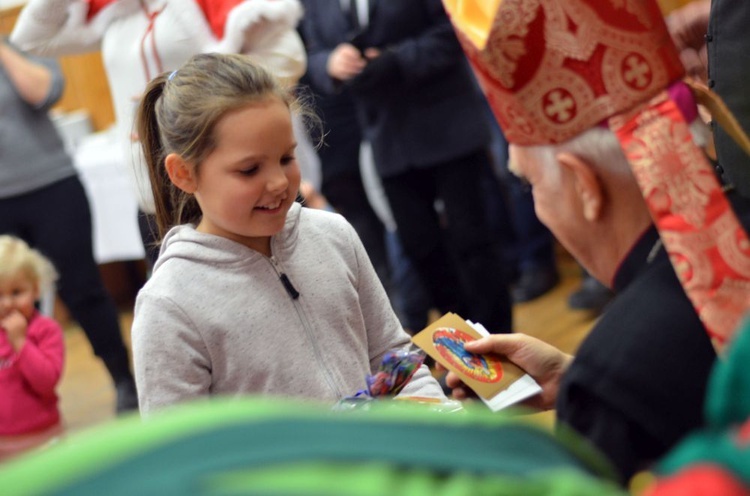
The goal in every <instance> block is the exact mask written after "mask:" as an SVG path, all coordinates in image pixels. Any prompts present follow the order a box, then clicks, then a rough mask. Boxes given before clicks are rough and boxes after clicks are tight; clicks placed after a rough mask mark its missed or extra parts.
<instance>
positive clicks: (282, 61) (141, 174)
mask: <svg viewBox="0 0 750 496" xmlns="http://www.w3.org/2000/svg"><path fill="white" fill-rule="evenodd" d="M302 12H303V10H302V6H301V4H300V3H299V1H298V0H198V1H196V0H91V1H86V0H31V1H30V2H29V3H28V4H27V5H26V7H25V8H24V10H23V11H22V12H21V15H20V16H19V19H18V22H17V23H16V26H15V28H14V30H13V33H12V34H11V41H12V42H13V43H15V44H16V45H17V46H18V47H20V48H21V49H23V50H26V51H30V52H33V53H37V54H40V55H48V56H60V55H69V54H76V53H84V52H89V51H95V50H99V49H100V50H101V52H102V58H103V61H104V66H105V70H106V73H107V79H108V81H109V86H110V90H111V93H112V100H113V103H114V108H115V118H116V126H117V131H116V132H117V134H118V138H119V140H120V141H121V143H122V152H123V153H124V157H125V160H126V165H127V166H128V167H127V168H128V170H129V171H132V172H133V173H134V174H135V183H136V185H137V188H138V195H139V203H140V205H141V208H142V209H143V210H145V211H146V212H153V211H154V207H153V198H152V195H151V191H150V187H149V181H148V174H147V172H146V168H145V164H144V162H143V156H142V152H141V150H140V146H139V145H138V142H137V141H135V140H134V139H133V120H134V117H135V109H136V106H137V103H138V100H139V97H140V95H141V94H142V92H143V91H144V89H145V87H146V83H147V82H148V81H149V80H150V79H152V78H153V77H155V76H156V75H158V74H159V73H161V72H164V71H171V70H175V69H178V68H179V67H180V66H181V65H182V64H184V63H185V62H186V61H187V60H188V59H189V58H190V57H191V56H192V55H194V54H196V53H205V52H221V53H244V54H247V55H249V56H251V57H252V58H253V59H255V60H256V61H257V62H259V63H262V64H264V65H265V66H266V67H268V68H269V69H270V70H271V71H272V72H273V73H274V74H276V75H277V76H279V77H281V78H283V79H287V80H290V81H293V82H294V81H296V80H297V79H298V78H299V77H300V76H301V75H302V74H303V73H304V71H305V63H306V58H305V49H304V46H303V44H302V41H301V39H300V38H299V35H298V34H297V32H296V26H297V23H298V22H299V20H300V19H301V17H302Z"/></svg>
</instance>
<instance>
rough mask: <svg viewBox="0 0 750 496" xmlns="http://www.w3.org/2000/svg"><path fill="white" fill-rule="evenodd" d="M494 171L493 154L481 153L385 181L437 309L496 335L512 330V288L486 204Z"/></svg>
mask: <svg viewBox="0 0 750 496" xmlns="http://www.w3.org/2000/svg"><path fill="white" fill-rule="evenodd" d="M489 167H491V165H490V161H489V156H488V154H487V153H486V152H485V151H484V150H480V151H477V152H476V153H473V154H471V155H468V156H465V157H460V158H458V159H455V160H451V161H449V162H445V163H442V164H439V165H436V166H433V167H429V168H422V169H411V170H409V171H407V172H406V173H403V174H400V175H398V176H394V177H388V178H383V187H384V189H385V192H386V196H387V197H388V202H389V203H390V205H391V209H392V211H393V216H394V218H395V219H396V224H397V225H398V234H399V237H400V239H401V242H402V244H403V246H404V250H405V251H406V253H407V255H408V256H409V257H410V258H411V260H412V262H413V263H414V266H415V267H416V270H417V272H418V273H419V275H420V276H421V278H422V280H423V282H424V285H425V287H426V288H427V291H428V292H429V293H430V296H431V297H432V299H433V301H434V302H435V304H436V305H437V307H438V309H439V310H440V311H442V312H447V311H452V312H456V313H459V314H460V315H461V316H462V317H464V318H466V319H469V320H473V321H475V322H480V323H482V324H484V326H485V327H487V329H488V330H489V331H490V332H495V333H499V332H511V330H512V323H513V318H512V305H511V300H510V295H509V291H508V282H507V280H506V276H505V273H504V271H503V270H502V266H501V258H500V257H501V252H500V247H499V246H497V243H496V242H495V240H493V236H492V234H491V231H490V228H489V223H488V220H487V215H486V209H485V204H484V202H483V201H482V194H483V193H482V188H481V180H482V176H483V174H484V173H486V171H487V168H489ZM437 200H441V201H442V205H443V212H442V215H439V213H438V211H437V210H436V208H435V203H436V201H437Z"/></svg>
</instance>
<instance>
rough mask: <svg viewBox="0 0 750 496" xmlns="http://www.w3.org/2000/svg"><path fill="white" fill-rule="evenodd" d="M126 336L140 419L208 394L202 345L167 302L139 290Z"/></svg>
mask: <svg viewBox="0 0 750 496" xmlns="http://www.w3.org/2000/svg"><path fill="white" fill-rule="evenodd" d="M131 335H132V343H133V344H132V346H133V371H134V372H135V382H136V389H137V390H138V404H139V408H140V412H141V415H144V416H145V415H148V414H150V413H153V412H154V411H155V410H158V409H161V408H165V407H168V406H171V405H174V404H177V403H183V402H186V401H190V400H194V399H197V398H203V397H206V396H208V395H209V393H210V387H211V359H210V357H209V355H208V350H207V348H206V345H205V343H204V341H203V338H202V336H201V334H200V332H199V331H198V330H197V329H196V328H195V325H194V324H193V322H192V321H191V319H190V317H189V316H188V315H186V314H185V313H184V312H183V311H182V309H181V308H180V307H178V306H177V305H176V304H175V303H174V302H172V301H171V300H170V299H169V298H163V297H158V296H154V295H152V294H150V293H148V292H144V291H141V293H139V294H138V298H137V299H136V303H135V310H134V319H133V326H132V329H131Z"/></svg>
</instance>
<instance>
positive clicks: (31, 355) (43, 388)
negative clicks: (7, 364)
mask: <svg viewBox="0 0 750 496" xmlns="http://www.w3.org/2000/svg"><path fill="white" fill-rule="evenodd" d="M21 318H23V317H21ZM38 325H39V326H40V327H39V328H38V329H36V330H35V332H34V337H33V338H30V337H28V336H26V337H25V339H23V342H22V344H21V347H20V348H19V349H18V350H17V351H18V358H17V360H18V368H19V370H20V371H21V375H22V376H23V378H24V380H25V381H26V383H27V384H28V385H29V386H30V387H31V389H33V390H34V392H35V393H36V394H38V395H39V396H41V397H52V396H54V394H55V388H56V387H57V384H58V382H60V377H61V376H62V370H63V362H64V358H65V342H64V339H63V330H62V328H61V327H60V325H59V324H58V323H57V322H55V321H54V320H51V319H45V320H44V321H42V322H39V323H38Z"/></svg>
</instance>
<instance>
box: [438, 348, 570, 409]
mask: <svg viewBox="0 0 750 496" xmlns="http://www.w3.org/2000/svg"><path fill="white" fill-rule="evenodd" d="M465 346H466V351H470V352H471V353H476V354H480V355H482V354H496V355H503V356H505V357H506V358H507V359H508V360H510V361H511V362H513V363H515V364H516V365H518V366H519V367H521V368H522V369H523V370H525V371H526V373H527V374H529V375H530V376H531V377H533V378H534V380H535V381H536V382H537V383H538V384H539V385H540V386H541V387H542V392H541V394H538V395H536V396H533V397H531V398H529V399H528V400H526V401H525V402H524V403H523V404H524V405H526V406H529V407H532V408H538V409H541V410H550V409H552V408H553V407H554V405H555V400H556V399H557V391H558V389H559V387H560V379H561V378H562V376H563V374H564V373H565V371H566V370H567V369H568V366H569V365H570V362H572V361H573V357H572V356H571V355H568V354H566V353H563V352H562V351H560V350H558V349H557V348H555V347H554V346H552V345H549V344H547V343H545V342H544V341H541V340H539V339H537V338H534V337H531V336H528V335H526V334H518V333H516V334H493V335H492V336H489V337H486V338H482V339H478V340H476V341H472V342H469V343H466V345H465ZM445 383H446V385H447V386H448V387H450V388H451V389H453V397H454V398H456V399H465V398H467V397H468V396H469V395H470V394H472V395H473V393H470V389H469V388H468V387H466V386H465V385H464V384H463V382H461V379H459V377H458V376H457V375H456V374H454V373H453V372H448V375H447V376H446V379H445Z"/></svg>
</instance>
